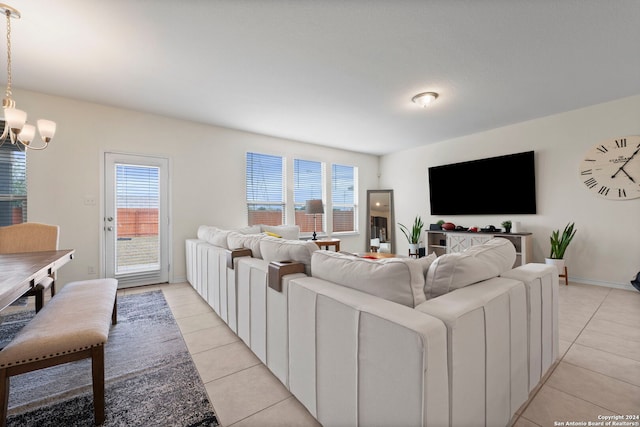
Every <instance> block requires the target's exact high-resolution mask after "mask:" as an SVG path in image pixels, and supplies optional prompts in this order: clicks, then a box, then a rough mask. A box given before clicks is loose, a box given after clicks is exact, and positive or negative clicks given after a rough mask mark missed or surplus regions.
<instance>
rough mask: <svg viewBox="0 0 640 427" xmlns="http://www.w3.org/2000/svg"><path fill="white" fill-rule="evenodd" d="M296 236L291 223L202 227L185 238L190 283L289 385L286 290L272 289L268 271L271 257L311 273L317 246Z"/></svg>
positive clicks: (296, 228)
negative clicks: (225, 227) (238, 226)
mask: <svg viewBox="0 0 640 427" xmlns="http://www.w3.org/2000/svg"><path fill="white" fill-rule="evenodd" d="M267 233H268V234H267ZM298 236H299V228H298V227H291V226H264V225H262V226H254V227H246V228H243V229H238V230H225V229H220V228H218V227H213V226H201V227H199V229H198V235H197V237H198V238H196V239H188V240H187V241H186V257H187V280H188V281H189V283H191V284H192V286H193V287H194V288H195V289H196V290H197V291H198V293H199V294H200V295H201V296H202V297H203V298H204V299H205V300H206V301H207V302H208V303H209V305H211V307H212V308H213V309H214V311H215V312H216V313H217V314H218V315H219V316H220V318H222V319H223V320H224V321H225V322H226V323H227V325H228V326H229V327H230V328H231V329H232V330H233V331H234V332H235V333H236V334H237V335H238V337H240V339H242V340H243V341H244V342H245V343H246V344H247V346H249V347H250V348H251V350H252V351H253V352H254V353H255V354H256V355H257V356H258V358H259V359H260V360H261V361H262V362H263V363H264V364H265V365H267V366H268V367H269V369H271V371H272V372H273V373H274V374H275V375H276V376H277V377H278V379H279V380H280V381H282V383H283V384H285V385H286V384H287V383H288V359H289V355H288V352H287V348H288V347H287V339H288V336H287V306H286V295H287V294H286V289H285V291H284V292H275V291H274V292H270V291H271V290H270V289H269V288H268V280H267V277H268V276H267V275H268V267H269V263H270V262H271V261H284V260H292V261H295V262H297V263H300V264H299V265H300V270H302V271H305V272H306V273H309V270H310V264H311V254H312V253H313V252H314V251H317V250H319V248H318V246H317V245H316V244H315V243H313V242H311V241H302V240H298ZM285 237H286V238H285ZM298 275H299V276H306V274H305V273H299V274H298ZM292 277H296V275H289V277H288V278H289V279H290V278H292Z"/></svg>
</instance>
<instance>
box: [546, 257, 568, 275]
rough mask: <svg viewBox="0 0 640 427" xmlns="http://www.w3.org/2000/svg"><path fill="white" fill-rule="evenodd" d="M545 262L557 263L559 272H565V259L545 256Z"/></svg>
mask: <svg viewBox="0 0 640 427" xmlns="http://www.w3.org/2000/svg"><path fill="white" fill-rule="evenodd" d="M544 263H545V264H549V265H555V266H556V268H557V269H558V274H564V259H556V258H545V259H544Z"/></svg>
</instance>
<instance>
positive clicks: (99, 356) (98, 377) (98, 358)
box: [91, 345, 104, 426]
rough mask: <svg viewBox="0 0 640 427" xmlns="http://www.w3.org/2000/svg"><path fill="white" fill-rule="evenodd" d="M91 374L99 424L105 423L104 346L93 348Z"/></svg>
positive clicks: (95, 415)
mask: <svg viewBox="0 0 640 427" xmlns="http://www.w3.org/2000/svg"><path fill="white" fill-rule="evenodd" d="M91 374H92V377H93V410H94V419H95V424H96V425H97V426H99V425H101V424H102V423H104V346H103V345H99V346H97V347H93V348H92V349H91Z"/></svg>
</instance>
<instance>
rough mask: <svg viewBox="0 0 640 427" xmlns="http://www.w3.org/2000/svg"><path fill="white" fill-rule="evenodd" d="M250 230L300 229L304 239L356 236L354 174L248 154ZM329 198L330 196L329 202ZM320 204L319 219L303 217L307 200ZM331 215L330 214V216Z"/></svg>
mask: <svg viewBox="0 0 640 427" xmlns="http://www.w3.org/2000/svg"><path fill="white" fill-rule="evenodd" d="M246 162H247V163H246V168H247V169H246V191H247V193H246V198H247V212H248V225H257V224H267V225H281V224H291V225H294V224H295V225H298V226H299V227H300V232H301V234H302V235H310V234H311V233H312V232H313V231H316V232H318V233H326V232H327V230H330V231H329V232H333V233H340V232H346V233H349V232H357V231H358V225H357V218H358V212H357V206H358V200H357V197H358V183H357V175H358V168H356V167H355V166H344V165H335V164H334V165H331V169H329V167H328V165H326V164H325V163H324V162H318V161H312V160H303V159H288V160H287V159H286V158H284V157H281V156H272V155H268V154H259V153H247V154H246ZM329 195H330V196H329ZM315 199H321V200H322V201H323V203H324V211H325V214H323V215H319V214H318V215H316V218H314V215H307V214H306V212H305V209H306V202H307V200H315ZM329 213H331V214H330V215H329Z"/></svg>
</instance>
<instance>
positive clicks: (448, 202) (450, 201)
mask: <svg viewBox="0 0 640 427" xmlns="http://www.w3.org/2000/svg"><path fill="white" fill-rule="evenodd" d="M429 197H430V201H431V215H492V214H494V215H497V214H500V215H506V214H535V213H536V176H535V165H534V155H533V151H526V152H524V153H516V154H509V155H505V156H498V157H490V158H486V159H480V160H472V161H469V162H462V163H452V164H448V165H442V166H433V167H430V168H429Z"/></svg>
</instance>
